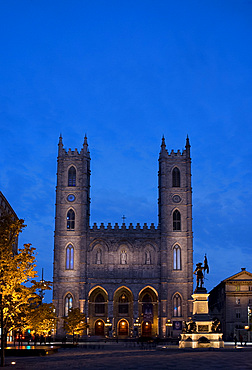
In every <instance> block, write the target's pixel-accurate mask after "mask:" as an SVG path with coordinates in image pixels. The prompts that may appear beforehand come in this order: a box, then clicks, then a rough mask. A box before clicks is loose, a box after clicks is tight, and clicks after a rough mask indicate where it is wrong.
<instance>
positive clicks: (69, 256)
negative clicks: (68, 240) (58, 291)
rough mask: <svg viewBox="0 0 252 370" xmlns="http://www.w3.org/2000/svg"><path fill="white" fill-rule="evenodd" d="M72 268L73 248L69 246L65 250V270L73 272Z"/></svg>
mask: <svg viewBox="0 0 252 370" xmlns="http://www.w3.org/2000/svg"><path fill="white" fill-rule="evenodd" d="M73 268H74V248H73V246H72V245H71V244H70V245H68V247H67V248H66V269H67V270H73Z"/></svg>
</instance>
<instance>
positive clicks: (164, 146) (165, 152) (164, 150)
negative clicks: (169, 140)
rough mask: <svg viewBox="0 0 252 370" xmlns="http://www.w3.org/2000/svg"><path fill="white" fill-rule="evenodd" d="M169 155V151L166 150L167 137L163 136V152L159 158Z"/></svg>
mask: <svg viewBox="0 0 252 370" xmlns="http://www.w3.org/2000/svg"><path fill="white" fill-rule="evenodd" d="M167 154H168V152H167V150H166V145H165V137H164V135H163V137H162V144H161V150H160V153H159V158H161V157H164V156H165V157H166V156H167Z"/></svg>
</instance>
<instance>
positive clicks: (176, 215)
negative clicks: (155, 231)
mask: <svg viewBox="0 0 252 370" xmlns="http://www.w3.org/2000/svg"><path fill="white" fill-rule="evenodd" d="M180 230H181V215H180V212H179V211H178V210H177V209H175V211H174V212H173V231H180Z"/></svg>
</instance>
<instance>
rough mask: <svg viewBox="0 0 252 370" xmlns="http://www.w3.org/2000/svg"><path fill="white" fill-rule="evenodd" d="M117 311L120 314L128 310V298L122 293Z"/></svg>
mask: <svg viewBox="0 0 252 370" xmlns="http://www.w3.org/2000/svg"><path fill="white" fill-rule="evenodd" d="M118 312H119V313H121V314H127V313H128V312H129V300H128V297H127V296H126V295H125V294H124V293H123V294H122V295H120V297H119V301H118Z"/></svg>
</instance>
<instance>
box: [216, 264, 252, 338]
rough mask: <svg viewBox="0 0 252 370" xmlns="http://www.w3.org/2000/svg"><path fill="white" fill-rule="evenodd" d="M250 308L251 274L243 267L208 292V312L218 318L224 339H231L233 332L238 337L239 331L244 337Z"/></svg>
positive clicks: (251, 298)
mask: <svg viewBox="0 0 252 370" xmlns="http://www.w3.org/2000/svg"><path fill="white" fill-rule="evenodd" d="M251 308H252V274H251V273H250V272H248V271H246V269H245V268H242V269H241V271H240V272H238V273H237V274H235V275H233V276H230V277H229V278H227V279H225V280H223V281H222V282H220V284H218V285H217V286H216V287H215V288H213V289H212V290H211V292H210V296H209V310H210V314H211V315H212V317H216V318H218V319H219V320H220V322H221V325H222V332H223V334H224V340H233V339H234V335H235V334H236V336H237V337H238V339H239V334H240V333H242V335H243V336H244V337H245V335H246V331H247V329H245V327H246V326H247V325H248V323H249V320H251ZM249 316H250V318H249ZM246 337H247V335H246ZM244 339H245V338H244Z"/></svg>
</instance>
